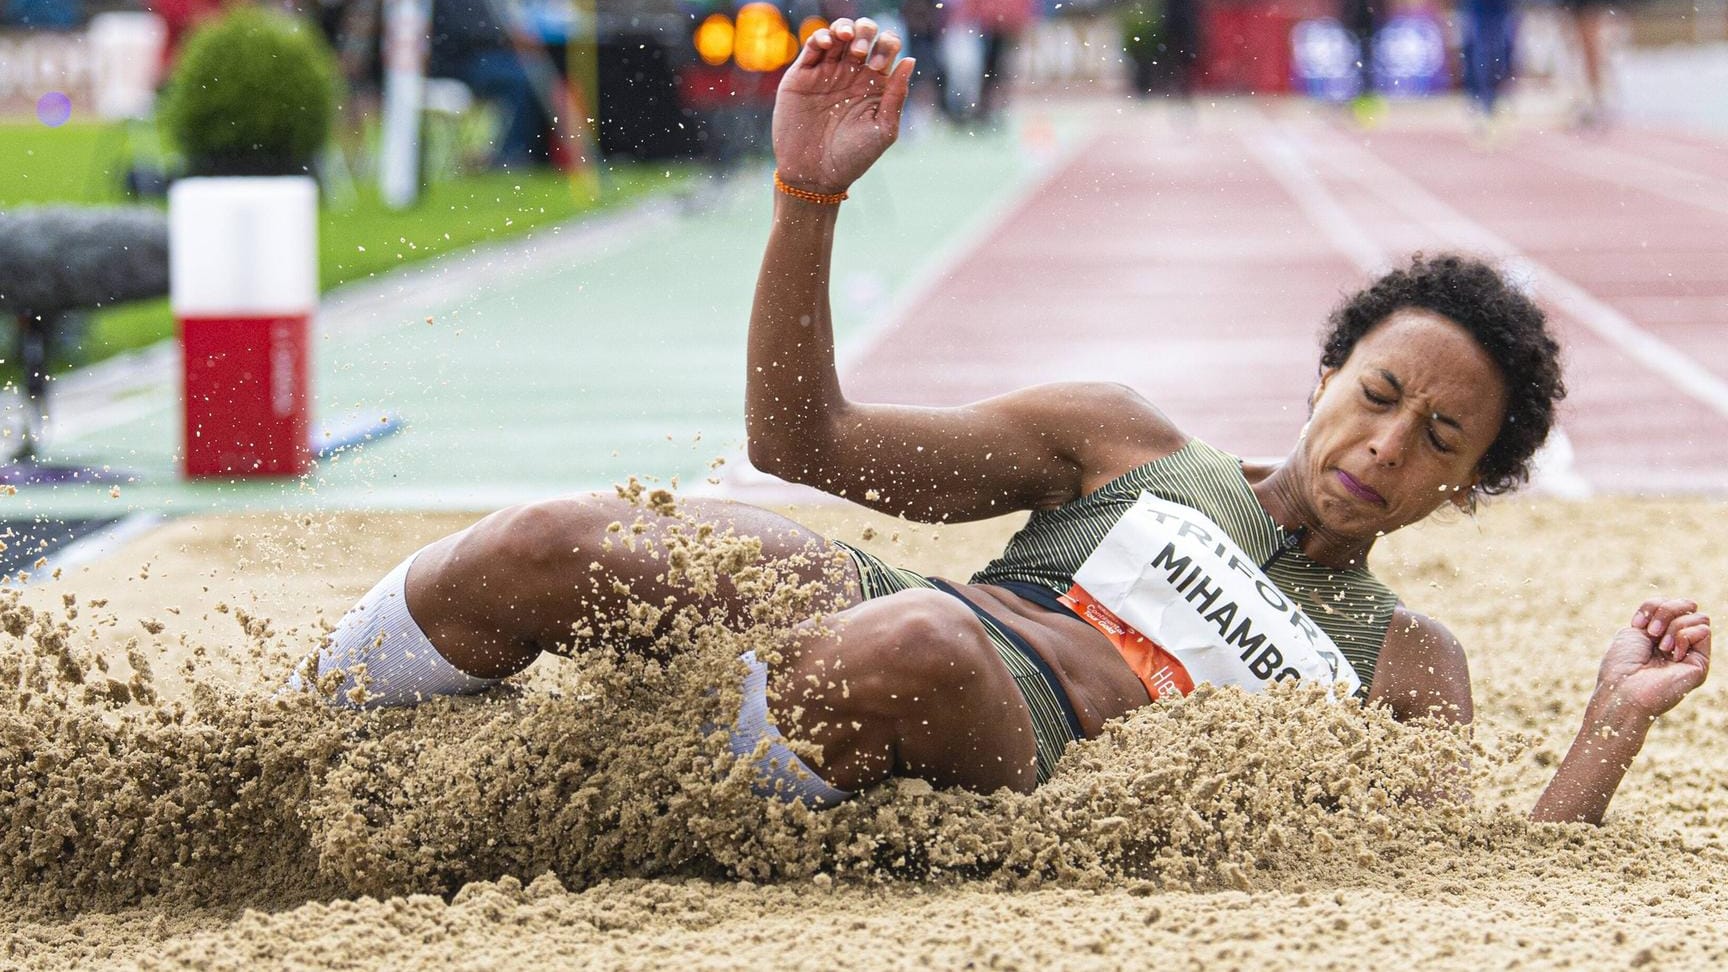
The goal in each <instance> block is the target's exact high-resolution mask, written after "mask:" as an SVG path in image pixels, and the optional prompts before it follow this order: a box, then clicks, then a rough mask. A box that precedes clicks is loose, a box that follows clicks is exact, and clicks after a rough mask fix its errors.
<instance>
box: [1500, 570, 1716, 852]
mask: <svg viewBox="0 0 1728 972" xmlns="http://www.w3.org/2000/svg"><path fill="white" fill-rule="evenodd" d="M1697 612H1698V605H1697V604H1695V603H1694V602H1692V601H1687V600H1680V599H1670V600H1664V599H1661V598H1652V599H1651V600H1648V601H1645V602H1644V604H1643V606H1641V607H1639V609H1638V613H1637V614H1635V615H1633V617H1632V623H1631V624H1630V625H1628V626H1627V627H1625V628H1622V629H1620V631H1619V632H1618V633H1616V634H1615V635H1614V641H1613V642H1612V643H1611V644H1610V645H1609V646H1608V652H1607V654H1605V655H1604V656H1603V658H1602V666H1601V668H1600V669H1599V670H1598V672H1597V675H1596V690H1595V691H1594V692H1593V693H1591V696H1590V704H1589V705H1588V706H1587V707H1586V708H1585V710H1584V725H1583V726H1582V727H1581V728H1580V729H1579V730H1578V735H1577V737H1576V738H1575V739H1574V740H1573V742H1572V748H1571V749H1570V750H1569V751H1567V753H1566V758H1565V759H1563V760H1561V762H1560V768H1559V769H1557V770H1555V772H1554V779H1553V780H1552V781H1551V782H1550V783H1549V784H1548V788H1547V789H1546V790H1544V791H1543V793H1542V797H1541V798H1540V799H1539V800H1537V801H1536V807H1535V809H1533V810H1531V811H1530V817H1531V819H1533V820H1537V821H1540V822H1545V823H1573V822H1584V823H1601V822H1602V815H1603V814H1605V813H1607V811H1608V802H1609V801H1610V800H1612V799H1613V798H1614V791H1615V790H1617V789H1619V787H1620V781H1621V780H1622V779H1624V778H1625V776H1626V771H1627V769H1629V768H1630V767H1631V765H1632V759H1633V757H1635V756H1637V755H1638V751H1639V750H1640V749H1642V748H1644V738H1645V736H1646V735H1647V734H1648V733H1649V731H1650V726H1651V724H1653V723H1654V722H1655V721H1656V719H1657V717H1659V716H1661V715H1662V714H1663V713H1664V712H1667V711H1668V710H1669V709H1672V708H1674V706H1676V705H1678V704H1679V702H1680V700H1681V699H1682V698H1684V697H1685V696H1686V693H1688V692H1690V691H1692V690H1693V689H1695V688H1697V687H1698V686H1700V685H1702V684H1704V679H1705V677H1706V676H1707V675H1708V674H1709V672H1710V619H1709V618H1707V617H1705V616H1704V615H1702V614H1699V613H1697Z"/></svg>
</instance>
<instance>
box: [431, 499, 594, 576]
mask: <svg viewBox="0 0 1728 972" xmlns="http://www.w3.org/2000/svg"><path fill="white" fill-rule="evenodd" d="M623 506H624V504H623V503H622V501H620V500H618V499H617V498H616V497H608V496H605V495H603V494H599V493H592V494H585V495H581V496H570V497H560V498H558V499H550V500H540V501H538V502H534V503H524V504H523V505H521V506H513V507H510V508H508V509H504V510H500V511H498V512H497V513H494V514H492V515H491V516H489V517H487V518H486V519H484V520H481V521H480V522H479V523H476V524H475V525H474V526H472V527H470V528H469V530H468V532H467V533H466V534H465V535H464V536H463V537H462V538H461V540H460V541H458V544H457V546H456V549H455V550H453V551H452V560H453V561H455V562H456V563H458V564H460V565H461V569H463V570H466V571H475V570H485V571H494V572H496V571H499V570H504V571H508V572H509V573H510V574H512V575H513V576H518V577H520V576H523V575H533V574H535V573H537V572H540V571H545V570H551V571H563V570H565V569H567V568H568V567H569V565H570V563H571V562H572V561H573V560H575V559H576V558H578V557H583V556H586V557H587V558H588V560H590V561H592V560H594V559H597V555H598V554H599V553H600V552H601V551H602V549H603V548H604V546H605V542H606V539H607V535H608V534H607V528H608V526H610V524H612V523H614V522H617V521H618V520H619V518H620V516H622V515H623V514H624V509H623Z"/></svg>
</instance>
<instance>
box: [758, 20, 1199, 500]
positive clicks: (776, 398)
mask: <svg viewBox="0 0 1728 972" xmlns="http://www.w3.org/2000/svg"><path fill="white" fill-rule="evenodd" d="M899 49H900V41H899V39H898V38H897V37H895V36H894V35H893V34H892V33H882V34H881V35H880V36H878V33H877V29H876V25H875V24H873V23H872V22H871V21H869V20H867V19H860V20H858V21H857V22H856V23H853V22H852V21H849V20H844V19H842V20H836V21H835V22H834V23H833V25H832V26H831V27H830V28H828V29H825V30H820V31H817V32H816V33H815V34H813V35H811V37H810V39H809V41H808V42H806V44H805V46H804V49H803V50H802V51H801V52H800V54H799V57H798V59H797V61H796V62H795V63H794V64H793V65H792V67H791V68H789V69H788V70H787V72H786V75H785V77H784V78H782V80H781V82H780V90H779V93H778V94H777V96H776V99H775V104H774V155H775V160H776V163H777V166H778V177H779V179H780V180H781V182H782V183H783V184H784V185H786V186H787V187H789V188H790V189H792V190H794V193H788V192H783V191H782V192H776V193H775V194H774V225H773V227H772V229H771V230H770V232H769V237H768V246H767V252H766V253H765V254H764V255H763V259H762V271H761V274H760V276H759V277H758V278H757V284H756V300H755V304H754V306H753V308H752V311H751V316H750V340H749V361H748V368H749V371H748V376H747V383H746V390H745V421H746V425H747V429H748V434H749V441H750V460H751V462H752V463H754V464H755V465H756V467H757V468H759V469H761V470H763V471H764V472H768V473H772V474H774V475H776V476H780V477H781V478H784V479H788V480H792V481H794V482H799V483H804V484H807V485H811V486H815V487H817V488H820V489H823V490H826V491H828V492H831V493H836V494H840V495H844V496H846V497H847V498H849V499H852V500H855V501H857V502H860V503H864V504H866V505H869V506H873V507H876V508H878V509H882V510H886V511H888V512H892V513H896V514H899V515H903V516H907V517H910V518H913V519H920V520H966V519H978V518H981V517H986V516H992V515H995V514H999V513H1006V512H1010V511H1012V510H1018V509H1027V508H1037V507H1045V506H1055V505H1059V504H1060V503H1062V502H1065V501H1066V500H1068V499H1071V498H1073V497H1074V496H1077V495H1079V494H1080V493H1081V492H1083V491H1084V490H1085V488H1086V487H1087V484H1088V482H1089V480H1090V479H1093V478H1096V479H1102V478H1107V477H1108V476H1111V475H1114V474H1115V473H1116V472H1119V471H1121V468H1126V466H1127V465H1131V464H1132V463H1133V461H1134V460H1139V461H1144V460H1145V459H1148V458H1152V456H1153V455H1156V454H1158V453H1159V452H1161V451H1170V450H1173V449H1174V448H1176V447H1178V446H1180V444H1181V439H1180V436H1179V435H1178V434H1177V433H1176V430H1174V429H1173V428H1171V427H1170V423H1169V422H1168V421H1167V420H1166V419H1164V417H1163V416H1162V415H1160V414H1159V413H1158V412H1157V411H1156V410H1155V409H1153V408H1152V407H1151V406H1150V405H1149V404H1147V403H1146V402H1145V401H1144V400H1143V399H1141V398H1140V397H1139V396H1138V395H1135V394H1133V393H1132V392H1129V391H1128V390H1126V389H1123V388H1120V387H1119V386H1114V385H1097V384H1080V385H1076V384H1069V385H1046V386H1040V387H1037V388H1030V389H1025V390H1022V391H1018V392H1014V393H1011V394H1008V395H1003V396H1000V397H997V398H993V399H988V400H986V401H982V402H977V403H974V404H971V405H965V406H961V407H957V408H919V407H913V406H904V405H874V404H865V403H860V402H853V401H850V400H848V399H847V398H846V397H845V395H844V393H843V392H842V390H841V387H840V379H839V374H838V372H837V369H836V367H835V361H834V333H833V328H832V323H831V318H830V313H829V303H828V287H829V276H830V269H831V260H832V255H833V248H834V227H835V222H836V219H837V218H838V215H839V209H840V207H839V206H838V205H834V204H830V203H825V202H816V201H810V200H809V199H807V198H800V195H816V196H833V195H837V194H839V193H842V192H845V191H846V190H847V189H848V188H849V187H850V186H851V185H852V183H853V182H855V181H856V180H857V179H858V177H860V176H862V175H863V174H864V172H865V171H866V170H867V169H869V167H870V166H871V165H872V164H873V163H874V162H875V161H876V159H878V158H880V157H881V155H882V153H883V152H885V151H886V150H887V149H888V147H889V146H890V145H891V144H893V142H894V140H895V138H896V136H897V135H898V133H899V125H900V114H901V109H902V108H903V106H904V105H905V103H906V95H907V90H908V84H909V82H910V80H911V76H912V69H913V67H914V65H913V63H912V62H911V61H910V60H906V61H902V62H900V64H899V65H897V66H893V59H894V57H895V55H896V54H898V53H899ZM891 66H892V67H891ZM1147 450H1150V453H1148V452H1147ZM1118 467H1121V468H1118Z"/></svg>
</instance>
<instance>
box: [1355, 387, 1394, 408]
mask: <svg viewBox="0 0 1728 972" xmlns="http://www.w3.org/2000/svg"><path fill="white" fill-rule="evenodd" d="M1362 397H1363V398H1366V399H1368V400H1369V401H1370V402H1373V403H1374V404H1375V405H1390V404H1392V399H1390V398H1387V397H1386V396H1384V395H1376V394H1375V393H1374V392H1373V391H1372V390H1371V389H1369V388H1368V387H1367V386H1363V388H1362Z"/></svg>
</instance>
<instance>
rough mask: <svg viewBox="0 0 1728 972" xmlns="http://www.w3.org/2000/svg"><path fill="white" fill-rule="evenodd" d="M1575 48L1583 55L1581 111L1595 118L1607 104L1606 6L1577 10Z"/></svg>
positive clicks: (1592, 119)
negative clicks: (1583, 105)
mask: <svg viewBox="0 0 1728 972" xmlns="http://www.w3.org/2000/svg"><path fill="white" fill-rule="evenodd" d="M1577 16H1578V40H1579V50H1580V52H1581V53H1582V54H1583V58H1584V86H1585V92H1584V94H1585V99H1586V101H1585V105H1586V108H1585V111H1586V115H1587V119H1588V120H1589V121H1590V122H1591V123H1594V122H1596V121H1599V120H1600V119H1601V117H1602V113H1603V112H1605V111H1606V110H1607V107H1608V66H1609V65H1608V29H1609V26H1610V17H1611V16H1612V14H1611V12H1610V10H1609V9H1608V8H1607V7H1605V6H1590V7H1585V8H1584V9H1582V10H1580V11H1578V14H1577Z"/></svg>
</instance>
